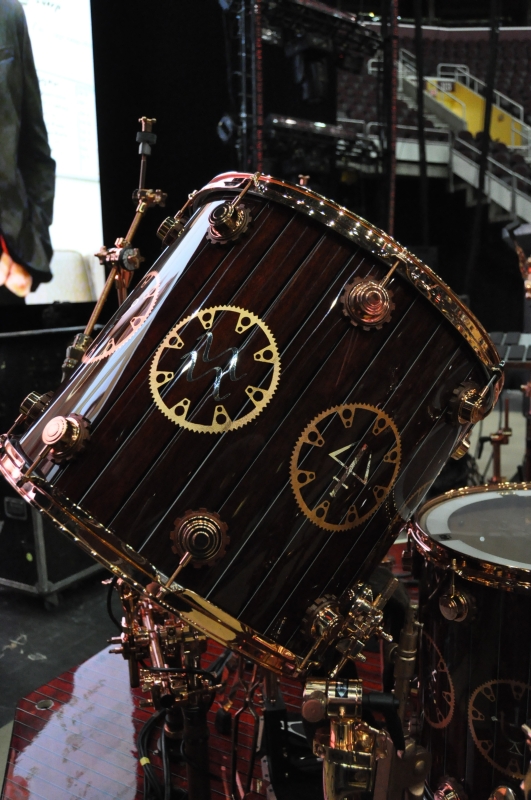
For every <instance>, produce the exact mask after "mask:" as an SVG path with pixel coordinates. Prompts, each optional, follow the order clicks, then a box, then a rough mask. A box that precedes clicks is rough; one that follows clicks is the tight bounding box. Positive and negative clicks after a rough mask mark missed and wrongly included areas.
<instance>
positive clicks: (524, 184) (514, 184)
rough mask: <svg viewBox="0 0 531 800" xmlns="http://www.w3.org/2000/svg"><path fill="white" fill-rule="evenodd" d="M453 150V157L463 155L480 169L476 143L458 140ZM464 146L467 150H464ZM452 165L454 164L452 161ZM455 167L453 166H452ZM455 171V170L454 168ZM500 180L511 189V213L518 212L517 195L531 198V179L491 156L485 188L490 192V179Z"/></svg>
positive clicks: (488, 160)
mask: <svg viewBox="0 0 531 800" xmlns="http://www.w3.org/2000/svg"><path fill="white" fill-rule="evenodd" d="M457 141H458V142H459V147H456V146H455V144H457ZM455 144H454V147H453V148H452V151H451V156H450V157H451V159H452V158H453V157H454V154H455V153H457V154H458V155H460V156H463V157H464V158H465V159H466V160H467V161H469V162H470V163H471V164H473V165H474V166H475V167H477V168H478V171H479V164H478V162H477V160H476V159H475V158H474V155H476V156H480V155H481V151H480V150H479V148H477V147H474V145H472V144H470V142H467V141H465V140H464V139H458V140H456V143H455ZM463 147H464V149H465V151H468V153H467V152H463ZM450 167H452V164H451V163H450ZM493 168H496V169H497V171H498V172H500V171H501V172H502V173H503V175H504V176H505V177H502V176H501V175H499V174H498V175H497V174H496V173H495V172H493ZM452 169H453V167H452ZM453 171H455V170H453ZM492 180H494V181H498V182H500V183H502V184H503V186H504V187H506V188H507V189H510V190H511V213H513V214H515V213H516V197H517V195H521V196H524V197H525V198H526V199H527V200H531V180H530V179H529V178H526V177H525V176H524V175H519V174H518V173H517V172H514V170H512V169H510V167H507V166H506V165H505V164H502V163H501V162H500V161H496V159H495V158H493V157H492V156H489V157H488V159H487V185H486V186H485V190H486V192H487V193H488V192H489V188H490V187H489V183H488V181H492Z"/></svg>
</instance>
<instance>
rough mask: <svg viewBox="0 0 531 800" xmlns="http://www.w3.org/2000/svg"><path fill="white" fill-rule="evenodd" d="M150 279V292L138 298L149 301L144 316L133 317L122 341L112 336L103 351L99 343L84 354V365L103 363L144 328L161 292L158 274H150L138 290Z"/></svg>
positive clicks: (145, 277)
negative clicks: (103, 360) (151, 281)
mask: <svg viewBox="0 0 531 800" xmlns="http://www.w3.org/2000/svg"><path fill="white" fill-rule="evenodd" d="M150 279H153V284H152V286H151V287H150V290H149V291H148V292H147V294H145V295H141V296H140V297H139V298H138V300H142V298H144V299H148V300H149V303H148V306H147V308H146V310H145V311H144V313H143V314H137V315H136V316H132V317H131V319H130V320H129V321H128V323H127V325H128V327H129V328H130V330H129V331H128V332H127V335H126V336H124V337H123V338H121V339H118V341H116V340H115V338H114V336H112V335H111V336H110V338H109V339H107V342H106V343H105V344H104V345H103V348H102V349H100V347H99V342H98V343H97V344H96V347H94V346H92V347H91V348H90V349H89V350H88V352H87V353H85V354H84V356H83V358H82V359H81V360H82V362H83V364H91V363H92V362H93V361H101V360H102V359H104V358H108V357H109V356H110V355H112V354H113V353H115V352H116V351H117V350H118V348H119V347H123V345H124V344H125V343H126V342H128V341H129V339H130V338H131V336H133V335H134V334H135V333H136V332H137V330H138V329H139V328H140V327H142V325H143V324H144V322H145V321H146V320H147V318H148V317H149V315H150V314H151V312H152V311H153V309H154V308H155V303H156V302H157V297H158V295H159V292H160V276H159V273H158V272H148V273H147V275H145V276H144V278H143V279H142V281H141V282H140V284H139V287H138V288H139V289H142V286H144V287H145V286H147V285H148V283H149V281H150ZM135 302H136V301H135ZM118 325H120V320H118ZM111 334H112V329H111ZM91 351H92V352H93V353H94V355H92V354H91Z"/></svg>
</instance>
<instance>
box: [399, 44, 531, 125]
mask: <svg viewBox="0 0 531 800" xmlns="http://www.w3.org/2000/svg"><path fill="white" fill-rule="evenodd" d="M404 44H405V43H404ZM407 48H408V49H410V48H411V44H410V43H409V44H407ZM488 52H489V43H488V40H487V39H482V40H480V41H464V40H461V39H459V40H454V39H451V38H448V39H430V40H425V41H424V72H425V74H426V75H432V76H435V75H436V74H437V65H438V64H442V63H445V64H464V65H465V66H467V67H468V68H469V71H470V74H471V75H474V76H475V77H476V78H479V79H480V80H482V81H484V80H486V77H487V65H488ZM530 78H531V42H530V40H529V39H512V40H504V39H501V40H500V42H499V49H498V59H497V70H496V81H495V88H496V89H497V90H498V91H499V92H502V93H503V94H505V95H507V96H508V97H510V98H511V100H514V101H516V102H517V103H520V104H521V105H522V106H523V107H524V111H525V121H526V122H527V123H529V124H531V80H530Z"/></svg>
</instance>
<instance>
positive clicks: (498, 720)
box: [468, 680, 531, 781]
mask: <svg viewBox="0 0 531 800" xmlns="http://www.w3.org/2000/svg"><path fill="white" fill-rule="evenodd" d="M530 692H531V686H528V685H527V684H526V683H522V682H521V681H513V680H497V681H487V682H486V683H483V684H481V686H478V688H477V689H475V690H474V691H473V692H472V695H471V697H470V701H469V703H468V724H469V727H470V732H471V734H472V738H473V740H474V744H475V745H476V747H477V748H478V750H479V752H480V753H481V755H482V756H483V757H484V758H486V759H487V761H488V762H489V764H491V765H492V766H493V767H495V768H496V769H498V770H499V771H500V772H502V773H503V774H504V775H509V776H510V777H511V778H514V779H515V780H518V781H520V780H522V779H523V777H524V772H525V764H526V737H525V734H524V732H523V731H522V728H521V725H522V724H523V723H524V722H525V721H526V719H527V718H528V716H529V714H528V708H529V699H530Z"/></svg>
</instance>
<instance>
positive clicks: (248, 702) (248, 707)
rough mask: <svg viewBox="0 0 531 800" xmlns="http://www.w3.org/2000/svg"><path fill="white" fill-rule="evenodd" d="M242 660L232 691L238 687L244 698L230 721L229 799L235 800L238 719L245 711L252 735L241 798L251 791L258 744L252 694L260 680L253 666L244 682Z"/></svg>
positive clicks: (257, 728) (257, 729)
mask: <svg viewBox="0 0 531 800" xmlns="http://www.w3.org/2000/svg"><path fill="white" fill-rule="evenodd" d="M244 666H245V665H244V660H243V658H242V657H240V659H239V664H238V674H237V679H236V682H235V684H234V687H233V689H234V688H235V687H236V686H238V685H239V686H240V687H241V688H242V689H243V691H244V698H243V703H242V705H241V707H240V708H239V709H238V711H237V712H236V714H235V715H234V717H233V720H232V763H231V797H232V798H234V800H236V798H239V797H240V794H239V791H238V785H237V775H238V735H239V727H240V717H241V716H242V714H243V713H244V712H245V711H247V713H249V714H250V715H251V716H252V718H253V733H252V739H251V752H250V755H249V764H248V768H247V775H246V777H245V784H244V785H243V786H242V788H243V796H244V797H246V796H247V795H248V794H249V792H250V791H251V786H252V781H253V770H254V763H255V760H256V750H257V744H258V731H259V722H260V720H259V718H258V714H257V713H256V709H255V706H254V694H255V692H256V690H257V688H258V686H259V684H260V680H259V678H258V677H257V675H258V667H257V666H256V665H255V666H254V667H253V671H252V675H251V679H250V681H249V682H247V681H246V680H245V677H244Z"/></svg>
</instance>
